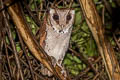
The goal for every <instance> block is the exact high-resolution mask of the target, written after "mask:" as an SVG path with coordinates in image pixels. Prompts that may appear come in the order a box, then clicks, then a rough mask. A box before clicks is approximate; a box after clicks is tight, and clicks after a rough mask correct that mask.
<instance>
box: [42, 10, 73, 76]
mask: <svg viewBox="0 0 120 80" xmlns="http://www.w3.org/2000/svg"><path fill="white" fill-rule="evenodd" d="M74 15H75V11H74V10H70V9H50V11H49V14H48V15H47V18H46V19H45V21H44V26H42V28H43V29H41V34H40V45H41V46H42V47H43V49H44V50H45V51H46V53H47V54H48V55H49V56H52V57H53V58H54V59H53V60H54V61H53V65H56V64H58V65H59V66H61V63H62V61H63V59H64V56H65V53H66V51H67V49H68V46H69V40H70V35H71V31H72V25H73V22H74ZM46 72H47V71H44V69H42V73H43V74H44V75H48V76H50V74H49V73H50V72H49V71H48V74H47V73H46Z"/></svg>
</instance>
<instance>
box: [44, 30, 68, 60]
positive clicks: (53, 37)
mask: <svg viewBox="0 0 120 80" xmlns="http://www.w3.org/2000/svg"><path fill="white" fill-rule="evenodd" d="M69 39H70V33H66V34H57V33H54V32H49V31H48V32H47V37H46V40H45V51H46V53H47V54H48V55H49V56H53V57H54V58H55V59H56V61H58V60H59V59H62V60H63V58H64V56H65V53H66V51H67V49H68V45H69Z"/></svg>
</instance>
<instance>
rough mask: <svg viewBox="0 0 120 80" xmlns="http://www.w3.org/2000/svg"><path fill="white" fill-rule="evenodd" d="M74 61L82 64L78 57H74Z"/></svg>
mask: <svg viewBox="0 0 120 80" xmlns="http://www.w3.org/2000/svg"><path fill="white" fill-rule="evenodd" d="M73 60H74V61H75V62H77V63H81V60H80V59H79V58H77V57H76V56H74V57H73Z"/></svg>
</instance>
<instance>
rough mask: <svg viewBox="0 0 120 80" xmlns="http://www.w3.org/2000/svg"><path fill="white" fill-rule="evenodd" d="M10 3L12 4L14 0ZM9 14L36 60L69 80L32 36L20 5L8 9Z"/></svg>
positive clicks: (62, 79)
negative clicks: (54, 65)
mask: <svg viewBox="0 0 120 80" xmlns="http://www.w3.org/2000/svg"><path fill="white" fill-rule="evenodd" d="M10 1H11V2H12V1H13V0H10ZM9 4H10V3H6V6H7V5H9ZM8 12H9V14H10V15H11V17H12V19H13V22H14V24H15V25H16V28H17V30H18V31H19V33H20V35H21V37H22V38H23V40H24V42H25V44H26V45H27V47H28V48H29V50H30V51H31V52H32V54H33V55H34V56H35V58H37V59H38V60H39V61H40V62H41V63H42V64H44V65H45V66H46V67H47V68H48V69H49V70H50V71H51V72H52V73H53V74H55V75H56V76H57V77H58V78H59V79H60V80H64V79H66V80H69V79H68V77H65V76H64V75H62V74H61V70H62V69H61V68H60V67H59V66H58V65H56V67H55V68H54V67H53V66H52V64H51V59H50V57H49V56H48V55H47V54H46V52H45V51H44V50H43V49H42V47H41V46H40V45H39V44H38V43H37V41H36V40H35V36H34V35H33V34H32V31H31V30H30V28H29V27H28V25H27V23H26V21H25V18H24V15H23V14H22V10H21V9H20V5H18V3H16V4H14V5H12V6H10V7H9V8H8Z"/></svg>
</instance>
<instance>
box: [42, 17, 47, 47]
mask: <svg viewBox="0 0 120 80" xmlns="http://www.w3.org/2000/svg"><path fill="white" fill-rule="evenodd" d="M46 23H47V20H46V18H45V19H44V22H43V25H42V26H41V27H40V46H41V47H42V48H44V46H45V39H46V35H47V34H46Z"/></svg>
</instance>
